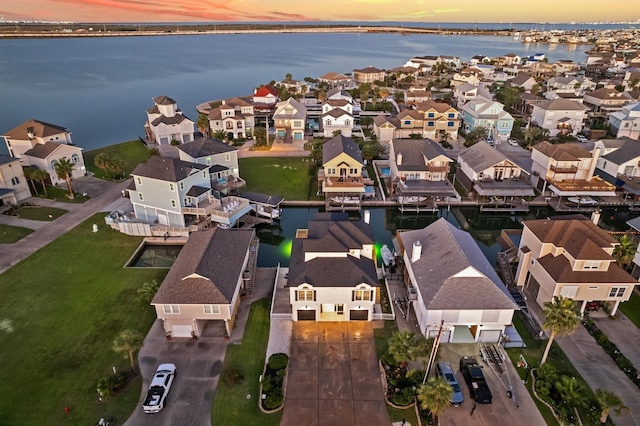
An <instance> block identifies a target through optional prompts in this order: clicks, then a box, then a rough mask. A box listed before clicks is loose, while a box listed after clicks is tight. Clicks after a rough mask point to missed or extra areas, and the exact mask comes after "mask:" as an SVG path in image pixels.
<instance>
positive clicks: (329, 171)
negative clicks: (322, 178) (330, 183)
mask: <svg viewBox="0 0 640 426" xmlns="http://www.w3.org/2000/svg"><path fill="white" fill-rule="evenodd" d="M327 174H328V175H335V174H336V169H334V168H328V169H327Z"/></svg>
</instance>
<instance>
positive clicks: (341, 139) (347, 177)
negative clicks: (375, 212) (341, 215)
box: [318, 135, 365, 210]
mask: <svg viewBox="0 0 640 426" xmlns="http://www.w3.org/2000/svg"><path fill="white" fill-rule="evenodd" d="M363 167H364V161H363V160H362V154H361V152H360V148H359V147H358V144H357V143H355V141H354V140H353V139H351V138H350V137H347V136H344V135H338V136H336V137H334V138H333V139H330V140H328V141H327V142H325V143H324V145H323V146H322V169H320V170H318V190H319V191H321V192H322V193H323V194H324V196H325V200H326V207H327V210H332V209H339V210H359V209H360V201H361V199H362V195H363V194H364V192H365V188H364V180H363V177H362V168H363Z"/></svg>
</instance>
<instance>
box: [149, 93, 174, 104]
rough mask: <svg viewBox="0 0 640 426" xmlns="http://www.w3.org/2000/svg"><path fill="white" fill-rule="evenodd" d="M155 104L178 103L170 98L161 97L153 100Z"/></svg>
mask: <svg viewBox="0 0 640 426" xmlns="http://www.w3.org/2000/svg"><path fill="white" fill-rule="evenodd" d="M153 103H155V104H156V105H174V104H175V103H176V101H174V100H173V99H171V98H170V97H168V96H165V95H161V96H157V97H155V98H153Z"/></svg>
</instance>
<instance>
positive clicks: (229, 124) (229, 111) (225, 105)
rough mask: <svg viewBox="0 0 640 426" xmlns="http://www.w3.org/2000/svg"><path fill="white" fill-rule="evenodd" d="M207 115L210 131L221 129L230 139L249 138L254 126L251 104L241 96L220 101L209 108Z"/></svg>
mask: <svg viewBox="0 0 640 426" xmlns="http://www.w3.org/2000/svg"><path fill="white" fill-rule="evenodd" d="M265 87H266V86H265ZM207 117H208V118H209V127H210V128H211V131H212V132H216V131H219V130H222V131H223V132H225V134H227V135H231V136H232V137H231V138H230V139H241V138H247V139H251V138H252V137H253V129H254V127H255V120H254V111H253V105H252V104H250V103H249V102H247V101H245V100H244V99H241V98H231V99H225V100H223V101H222V105H220V106H219V107H217V108H213V109H211V110H210V111H209V112H208V114H207Z"/></svg>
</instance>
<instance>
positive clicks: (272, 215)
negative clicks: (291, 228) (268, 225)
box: [255, 204, 280, 220]
mask: <svg viewBox="0 0 640 426" xmlns="http://www.w3.org/2000/svg"><path fill="white" fill-rule="evenodd" d="M255 212H256V214H257V215H258V216H262V217H266V218H267V219H271V220H274V219H280V209H278V208H276V207H265V206H263V205H262V204H257V205H256V207H255Z"/></svg>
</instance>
